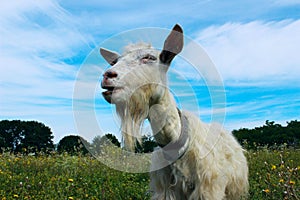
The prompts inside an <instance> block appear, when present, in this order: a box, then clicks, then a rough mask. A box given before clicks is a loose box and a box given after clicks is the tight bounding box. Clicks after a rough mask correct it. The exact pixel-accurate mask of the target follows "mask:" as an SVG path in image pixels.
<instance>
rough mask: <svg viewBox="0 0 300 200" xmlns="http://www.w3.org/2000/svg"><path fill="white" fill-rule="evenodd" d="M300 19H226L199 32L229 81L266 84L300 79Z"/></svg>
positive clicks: (203, 42) (222, 73) (221, 72)
mask: <svg viewBox="0 0 300 200" xmlns="http://www.w3.org/2000/svg"><path fill="white" fill-rule="evenodd" d="M299 33H300V20H296V21H292V20H286V21H280V22H268V23H265V22H261V21H254V22H250V23H245V24H242V23H226V24H224V25H222V26H211V27H209V28H207V29H205V30H203V31H201V32H200V33H199V34H198V37H197V39H196V40H197V41H198V42H199V43H200V44H202V45H203V46H204V48H205V49H206V50H207V52H208V54H209V56H210V57H211V58H212V60H213V61H214V63H215V64H216V67H217V68H218V70H219V71H220V74H221V76H222V77H223V78H224V80H225V81H231V82H232V81H238V82H247V83H249V82H250V83H251V82H258V83H264V84H274V83H276V82H279V83H283V82H285V81H297V80H298V79H299V77H298V75H299V74H300V66H299V65H300V57H299V53H298V50H299V46H300V37H299V36H298V35H299Z"/></svg>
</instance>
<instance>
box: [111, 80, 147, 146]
mask: <svg viewBox="0 0 300 200" xmlns="http://www.w3.org/2000/svg"><path fill="white" fill-rule="evenodd" d="M149 89H150V88H149V86H148V85H144V86H142V87H140V88H138V89H137V90H135V91H134V92H133V93H132V95H131V96H130V97H129V98H128V99H127V100H126V101H125V102H122V103H118V104H116V111H117V114H118V116H119V117H120V119H121V132H122V137H123V142H124V147H125V149H126V150H129V151H134V150H135V146H136V145H137V143H140V144H141V135H142V134H141V131H142V125H143V122H144V120H145V119H146V118H147V117H148V113H149V100H150V92H147V91H151V89H150V90H149Z"/></svg>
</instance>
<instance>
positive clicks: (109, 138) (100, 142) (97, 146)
mask: <svg viewBox="0 0 300 200" xmlns="http://www.w3.org/2000/svg"><path fill="white" fill-rule="evenodd" d="M110 144H113V145H115V146H117V147H120V146H121V143H120V142H119V140H118V139H117V138H116V136H114V135H113V134H111V133H108V134H106V135H104V136H100V135H98V136H96V137H94V139H93V141H92V145H91V146H92V148H93V153H95V154H97V153H100V151H101V147H102V146H104V145H110Z"/></svg>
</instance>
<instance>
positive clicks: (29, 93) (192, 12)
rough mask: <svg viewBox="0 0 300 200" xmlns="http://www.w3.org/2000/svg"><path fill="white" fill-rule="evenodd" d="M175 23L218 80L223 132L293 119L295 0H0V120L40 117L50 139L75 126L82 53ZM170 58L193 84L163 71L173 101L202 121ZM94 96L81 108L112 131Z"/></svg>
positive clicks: (299, 23) (203, 93) (199, 92)
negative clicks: (135, 32)
mask: <svg viewBox="0 0 300 200" xmlns="http://www.w3.org/2000/svg"><path fill="white" fill-rule="evenodd" d="M175 23H179V24H180V25H181V26H182V27H183V29H184V32H185V34H186V35H187V36H188V37H189V38H192V39H193V40H194V41H195V42H197V43H198V44H199V45H201V46H202V47H203V49H204V50H205V51H206V53H207V54H208V56H209V57H210V58H211V60H212V61H213V63H214V64H215V67H216V70H217V71H218V73H219V75H220V77H221V78H222V81H223V84H224V89H225V90H224V91H225V94H226V116H225V121H224V126H225V127H226V128H227V129H228V130H232V129H238V128H241V127H254V126H260V125H262V124H263V123H264V122H265V121H266V120H274V121H276V122H278V123H282V124H285V122H286V121H290V120H295V119H298V120H299V119H300V80H299V75H300V56H299V50H300V37H299V34H300V1H298V0H265V1H258V0H249V1H237V0H233V1H220V0H203V1H178V2H174V1H156V0H154V1H149V2H141V1H138V0H134V1H126V0H125V1H120V2H118V3H117V2H113V1H106V0H104V1H98V0H97V1H96V0H90V1H62V0H44V1H36V0H27V1H26V3H20V1H17V0H11V1H5V2H3V3H2V4H1V7H0V52H1V54H0V60H1V64H0V66H1V67H0V70H1V71H0V119H21V120H37V121H41V122H43V123H45V124H46V125H48V126H49V127H50V128H51V129H52V131H53V133H54V135H55V139H54V140H55V142H58V141H59V140H60V139H61V138H62V137H63V136H64V135H68V134H78V130H77V126H76V123H75V120H74V116H73V115H74V112H73V106H72V102H73V95H74V88H75V84H76V81H78V77H77V75H78V74H80V73H79V72H80V70H81V69H82V67H83V63H85V64H87V62H88V59H87V58H89V56H91V55H92V54H93V52H94V53H95V52H97V51H98V48H99V46H100V45H101V44H103V43H104V42H105V41H107V39H108V38H111V37H112V36H115V35H116V34H120V33H122V32H124V31H128V30H132V29H136V28H144V27H158V28H168V29H170V28H172V27H173V25H174V24H175ZM96 50H97V51H96ZM195 56H196V55H195ZM97 59H99V68H97V66H95V65H93V66H92V67H91V68H90V69H91V71H90V74H93V75H95V76H96V75H100V74H101V73H102V71H103V69H104V68H105V67H106V66H107V65H106V66H105V63H104V61H103V59H102V58H101V57H100V56H98V57H97V56H95V60H94V61H93V62H94V63H97ZM180 64H182V61H181V60H180V58H179V59H177V60H176V62H175V63H174V66H173V67H174V69H176V73H177V75H178V74H184V76H185V77H186V78H187V79H188V80H189V81H190V83H191V84H192V85H194V86H193V89H194V91H191V90H189V89H188V88H187V89H186V91H185V90H182V88H181V87H182V85H181V84H180V82H178V80H176V79H174V80H173V78H174V77H172V76H171V75H172V73H171V74H170V81H171V86H172V87H171V89H172V91H174V94H175V96H176V98H177V101H178V103H179V104H180V105H182V106H181V107H182V108H187V109H191V110H193V111H194V110H197V109H199V110H200V111H199V112H196V114H198V115H200V117H201V118H202V119H203V120H204V121H207V122H210V114H211V111H210V110H211V99H210V96H209V91H208V90H207V88H205V87H203V85H202V84H201V80H199V79H197V78H195V77H193V73H191V71H189V70H187V69H183V68H180ZM93 70H94V71H93ZM189 72H190V73H189ZM175 75H176V74H175ZM202 83H203V82H202ZM85 87H87V88H88V87H89V84H86V85H85ZM93 89H95V88H93ZM96 89H99V91H100V88H96ZM181 91H184V92H185V93H180V92H181ZM195 91H196V93H195ZM190 92H194V93H195V94H196V97H194V99H193V98H189V97H190V96H193V95H191V94H190ZM177 96H178V97H177ZM94 97H95V98H94V99H90V100H88V102H93V103H94V104H95V105H94V106H92V107H91V109H92V111H91V112H92V113H94V115H95V116H96V118H97V121H98V126H100V129H101V131H102V132H103V133H106V132H113V133H115V134H117V132H118V128H117V126H118V121H116V119H115V113H114V112H113V111H112V110H113V107H111V105H109V104H107V103H106V102H104V101H103V99H102V97H101V95H100V92H99V93H97V94H95V96H94ZM196 100H197V102H196ZM195 102H196V105H195ZM197 103H198V104H197ZM112 116H113V117H112ZM84 117H85V116H83V118H84ZM86 119H87V120H86V121H85V122H84V123H88V117H87V118H86ZM77 125H78V124H77ZM96 126H97V124H95V126H92V125H91V126H90V131H93V129H94V128H95V130H96V129H97V128H99V127H96ZM95 132H97V131H95ZM81 135H82V134H81ZM83 136H85V135H83ZM87 137H89V135H87Z"/></svg>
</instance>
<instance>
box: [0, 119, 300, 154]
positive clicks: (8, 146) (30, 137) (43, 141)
mask: <svg viewBox="0 0 300 200" xmlns="http://www.w3.org/2000/svg"><path fill="white" fill-rule="evenodd" d="M232 133H233V135H234V136H235V137H236V138H237V140H238V141H239V142H240V143H241V144H244V145H245V144H246V145H247V146H246V147H247V148H256V147H257V146H269V147H270V146H274V145H282V144H285V145H288V146H293V147H299V140H300V122H299V121H297V120H294V121H290V122H287V126H282V125H280V124H276V123H275V122H274V121H268V120H267V121H266V123H265V124H264V125H263V126H261V127H255V128H253V129H248V128H240V129H238V130H233V131H232ZM53 138H54V136H53V133H52V131H51V129H50V128H49V127H47V126H46V125H45V124H43V123H41V122H37V121H21V120H11V121H10V120H2V121H0V153H1V152H7V151H10V152H13V153H25V154H29V153H36V152H52V151H58V152H59V153H63V152H68V153H70V154H78V153H82V154H87V153H89V151H90V150H91V149H93V151H100V150H101V148H102V147H103V146H104V145H111V144H112V145H115V146H117V147H119V148H121V143H120V142H119V141H118V139H117V138H116V137H115V136H114V135H113V134H111V133H108V134H106V135H104V136H96V137H95V138H94V139H93V140H92V142H91V143H89V142H88V141H87V140H85V139H84V138H83V137H81V136H78V135H68V136H65V137H64V138H62V139H61V140H60V141H59V143H58V144H56V145H55V144H54V142H53ZM136 146H137V147H136V149H135V151H136V152H138V153H149V152H152V151H153V150H154V148H155V147H156V146H157V144H156V142H155V140H154V139H153V137H151V136H143V137H142V140H141V144H137V145H136Z"/></svg>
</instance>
